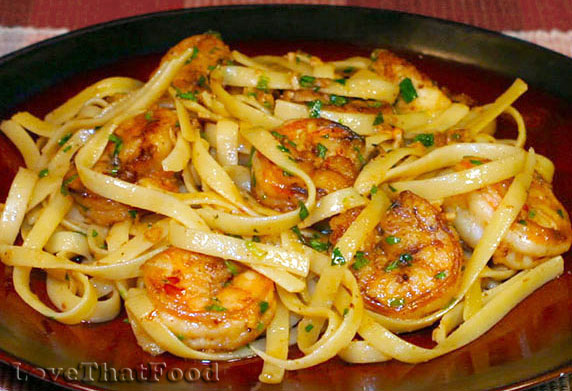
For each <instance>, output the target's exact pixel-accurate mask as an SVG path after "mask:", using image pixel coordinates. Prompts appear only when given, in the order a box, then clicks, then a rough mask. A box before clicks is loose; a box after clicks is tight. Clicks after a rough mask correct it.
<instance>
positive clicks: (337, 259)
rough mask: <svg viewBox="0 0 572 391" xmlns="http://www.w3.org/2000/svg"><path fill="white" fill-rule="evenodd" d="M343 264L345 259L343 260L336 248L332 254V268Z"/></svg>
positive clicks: (340, 252)
mask: <svg viewBox="0 0 572 391" xmlns="http://www.w3.org/2000/svg"><path fill="white" fill-rule="evenodd" d="M345 263H346V259H345V258H344V256H343V254H342V251H341V250H340V249H339V248H337V247H336V248H335V249H334V251H333V252H332V266H336V265H344V264H345Z"/></svg>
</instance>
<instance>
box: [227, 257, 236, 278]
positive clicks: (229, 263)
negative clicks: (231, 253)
mask: <svg viewBox="0 0 572 391" xmlns="http://www.w3.org/2000/svg"><path fill="white" fill-rule="evenodd" d="M224 265H225V266H226V268H227V270H228V271H229V272H230V274H232V275H233V276H236V275H237V274H238V267H237V266H236V264H235V263H234V262H233V261H230V260H228V259H226V260H225V261H224Z"/></svg>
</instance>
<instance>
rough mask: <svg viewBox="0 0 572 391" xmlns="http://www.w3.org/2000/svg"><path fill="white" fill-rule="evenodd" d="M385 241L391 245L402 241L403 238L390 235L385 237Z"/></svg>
mask: <svg viewBox="0 0 572 391" xmlns="http://www.w3.org/2000/svg"><path fill="white" fill-rule="evenodd" d="M385 242H386V243H387V244H389V245H394V244H397V243H399V242H401V238H398V237H397V236H393V235H390V236H388V237H387V238H385Z"/></svg>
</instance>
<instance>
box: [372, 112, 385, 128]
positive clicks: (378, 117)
mask: <svg viewBox="0 0 572 391" xmlns="http://www.w3.org/2000/svg"><path fill="white" fill-rule="evenodd" d="M382 123H383V114H382V113H377V115H376V116H375V119H374V120H373V126H377V125H379V124H382Z"/></svg>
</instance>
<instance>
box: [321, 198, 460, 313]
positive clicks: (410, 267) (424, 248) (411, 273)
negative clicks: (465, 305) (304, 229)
mask: <svg viewBox="0 0 572 391" xmlns="http://www.w3.org/2000/svg"><path fill="white" fill-rule="evenodd" d="M360 212H361V209H360V208H355V209H351V210H349V211H347V212H345V213H343V214H341V215H338V216H336V217H333V218H332V219H331V220H330V227H331V229H332V234H331V237H330V240H331V241H332V242H333V243H335V242H336V241H337V240H338V239H339V238H340V237H341V236H342V235H343V233H344V232H345V231H346V229H347V228H348V227H349V225H350V224H351V223H352V222H353V221H354V219H355V218H356V217H357V216H358V214H359V213H360ZM462 264H463V251H462V248H461V245H460V242H459V239H458V236H457V234H456V232H455V231H454V230H453V229H451V228H450V227H449V226H448V225H447V223H446V221H445V218H444V215H443V213H442V212H441V211H439V210H438V209H437V208H435V207H434V206H432V205H431V204H430V203H429V202H428V201H427V200H425V199H424V198H421V197H419V196H417V195H415V194H413V193H411V192H409V191H404V192H402V193H400V194H399V196H398V197H397V198H396V199H395V200H394V201H393V203H392V205H391V207H390V208H389V210H388V211H387V213H386V215H385V217H383V218H382V220H381V222H380V224H379V225H378V226H377V227H376V229H375V230H374V231H372V232H370V233H369V235H368V237H367V239H366V242H365V244H364V249H363V252H359V253H357V254H356V257H355V261H354V263H353V264H352V266H351V270H352V272H353V273H354V275H355V276H356V279H357V282H358V285H359V287H360V290H361V292H362V295H363V297H364V301H365V303H366V305H367V306H368V307H369V308H371V309H372V310H374V311H376V312H379V313H381V314H383V315H387V316H391V317H397V318H406V319H411V318H420V317H423V316H424V315H427V314H429V313H431V312H433V311H435V310H438V309H441V308H443V307H445V306H446V305H447V304H448V303H450V302H451V300H452V299H453V298H454V295H455V293H456V292H457V290H458V287H459V284H460V282H461V267H462Z"/></svg>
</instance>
